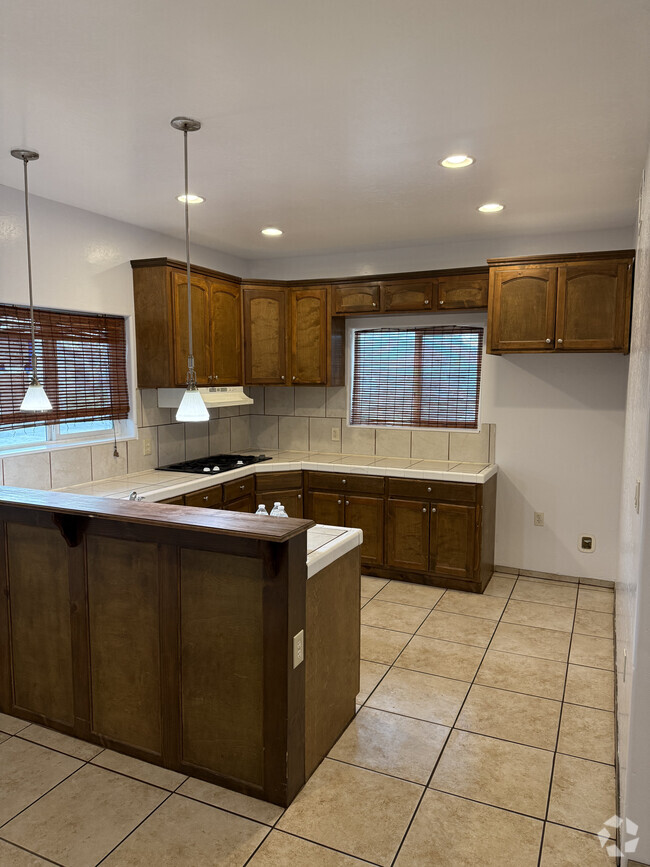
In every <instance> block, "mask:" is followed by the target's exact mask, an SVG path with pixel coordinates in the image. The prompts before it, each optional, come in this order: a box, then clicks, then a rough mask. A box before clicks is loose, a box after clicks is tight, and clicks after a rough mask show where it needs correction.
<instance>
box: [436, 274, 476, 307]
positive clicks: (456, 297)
mask: <svg viewBox="0 0 650 867" xmlns="http://www.w3.org/2000/svg"><path fill="white" fill-rule="evenodd" d="M487 304H488V275H487V274H455V275H450V276H449V277H439V278H438V309H439V310H466V309H469V308H481V309H486V308H487Z"/></svg>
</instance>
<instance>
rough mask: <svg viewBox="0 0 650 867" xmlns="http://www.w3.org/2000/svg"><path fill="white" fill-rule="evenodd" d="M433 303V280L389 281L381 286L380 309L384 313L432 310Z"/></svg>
mask: <svg viewBox="0 0 650 867" xmlns="http://www.w3.org/2000/svg"><path fill="white" fill-rule="evenodd" d="M435 301H436V281H435V280H391V281H390V282H386V283H382V284H381V309H382V311H383V312H385V313H391V312H398V311H401V310H434V309H435V306H436V305H435Z"/></svg>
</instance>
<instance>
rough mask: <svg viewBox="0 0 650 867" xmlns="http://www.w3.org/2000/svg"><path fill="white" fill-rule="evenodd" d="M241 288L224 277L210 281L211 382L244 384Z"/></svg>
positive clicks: (214, 383)
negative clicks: (223, 278)
mask: <svg viewBox="0 0 650 867" xmlns="http://www.w3.org/2000/svg"><path fill="white" fill-rule="evenodd" d="M240 294H241V289H240V287H239V286H237V285H235V284H234V283H227V282H226V281H225V280H210V313H211V315H210V329H211V335H210V343H211V347H212V367H211V369H210V373H209V375H208V380H209V382H210V383H211V384H212V385H241V384H242V382H243V381H244V380H243V379H242V347H241V298H240Z"/></svg>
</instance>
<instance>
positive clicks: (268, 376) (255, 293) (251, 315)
mask: <svg viewBox="0 0 650 867" xmlns="http://www.w3.org/2000/svg"><path fill="white" fill-rule="evenodd" d="M287 291H288V290H287V289H284V288H278V287H276V286H268V287H264V286H247V287H244V289H243V292H244V344H245V349H244V360H245V380H246V383H247V384H248V385H286V384H287V371H288V360H289V346H288V340H287V336H288V335H287Z"/></svg>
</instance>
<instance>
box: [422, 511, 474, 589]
mask: <svg viewBox="0 0 650 867" xmlns="http://www.w3.org/2000/svg"><path fill="white" fill-rule="evenodd" d="M477 519H478V515H477V510H476V507H475V506H460V505H456V504H454V503H435V504H434V505H433V506H432V507H431V510H430V512H429V569H430V571H431V572H434V573H435V574H436V575H447V576H449V577H450V578H460V579H462V580H464V581H465V580H469V579H471V578H472V577H473V575H474V568H475V564H474V550H475V547H476V527H477Z"/></svg>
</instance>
